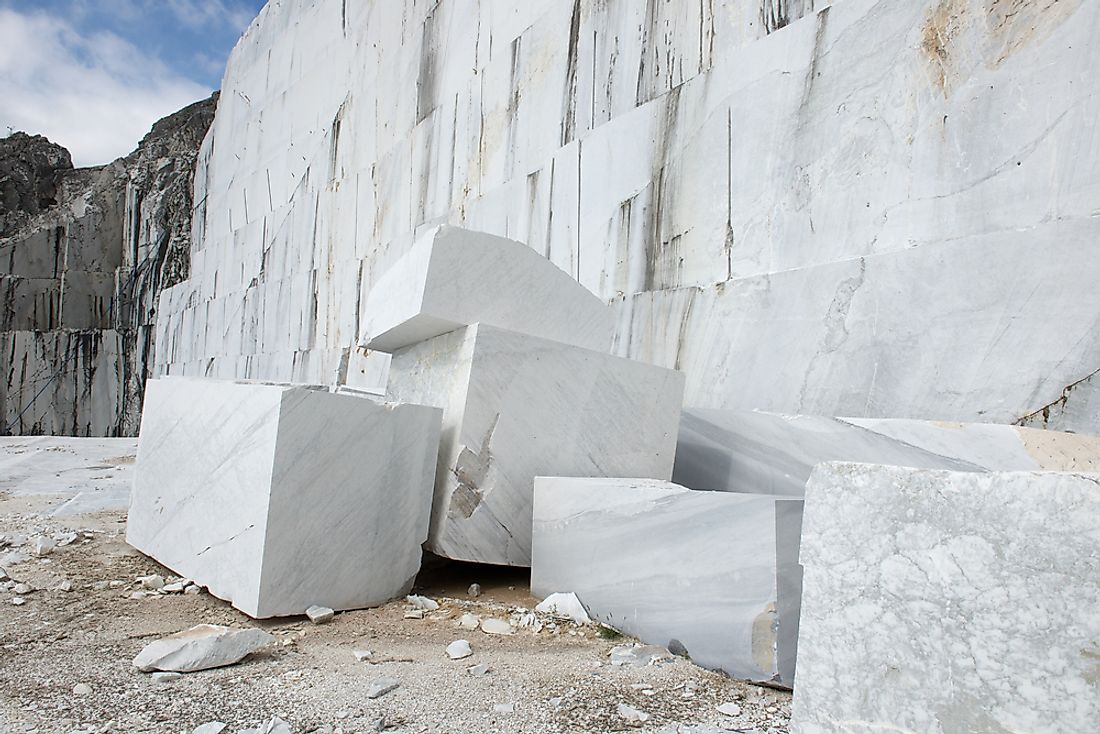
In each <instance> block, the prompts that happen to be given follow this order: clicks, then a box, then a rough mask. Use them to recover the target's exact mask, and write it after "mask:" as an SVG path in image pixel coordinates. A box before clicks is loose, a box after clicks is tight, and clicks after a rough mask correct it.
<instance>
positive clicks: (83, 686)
mask: <svg viewBox="0 0 1100 734" xmlns="http://www.w3.org/2000/svg"><path fill="white" fill-rule="evenodd" d="M91 692H92V687H91V686H90V685H88V684H87V683H77V684H76V685H75V686H73V694H74V695H77V696H87V695H88V694H90V693H91Z"/></svg>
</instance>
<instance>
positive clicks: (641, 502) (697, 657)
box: [531, 477, 802, 685]
mask: <svg viewBox="0 0 1100 734" xmlns="http://www.w3.org/2000/svg"><path fill="white" fill-rule="evenodd" d="M801 519H802V501H801V500H798V499H793V498H787V497H776V496H773V495H762V494H748V493H731V492H704V491H697V490H691V489H687V488H685V487H681V486H679V485H677V484H673V483H671V482H664V481H656V480H644V479H577V478H563V477H538V478H536V479H535V503H534V515H533V531H532V532H533V536H532V551H531V591H532V593H533V594H535V595H536V596H538V597H540V598H541V597H546V596H549V595H550V594H554V593H557V592H566V591H571V592H574V593H576V595H577V596H578V597H579V598H580V600H581V602H582V603H583V604H584V605H585V607H586V608H587V609H588V612H589V614H590V615H591V616H592V617H593V618H594V619H596V620H598V621H600V622H604V623H606V624H609V625H611V626H613V627H615V628H617V629H620V630H622V631H624V632H627V633H628V634H631V635H635V636H637V637H638V638H639V639H641V640H643V641H645V642H647V643H651V644H655V645H661V646H664V647H668V648H670V649H680V648H683V649H686V650H687V654H688V655H689V656H690V657H691V659H692V661H693V662H695V663H698V664H699V665H702V666H704V667H707V668H713V669H718V670H724V671H725V672H726V673H728V674H729V675H731V676H733V677H736V678H748V679H753V680H759V681H772V682H776V683H781V684H785V685H790V684H791V682H792V680H793V678H794V663H795V644H796V642H797V638H798V605H799V596H800V588H801V569H800V567H799V565H798V542H797V539H798V534H799V531H800V526H801ZM792 539H793V542H791V541H792Z"/></svg>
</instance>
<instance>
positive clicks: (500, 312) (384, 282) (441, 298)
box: [361, 227, 611, 352]
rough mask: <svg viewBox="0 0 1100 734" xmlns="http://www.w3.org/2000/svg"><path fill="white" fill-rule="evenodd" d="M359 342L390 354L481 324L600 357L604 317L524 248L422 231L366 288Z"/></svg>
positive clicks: (450, 230) (460, 233)
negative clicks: (372, 285)
mask: <svg viewBox="0 0 1100 734" xmlns="http://www.w3.org/2000/svg"><path fill="white" fill-rule="evenodd" d="M364 313H365V324H364V328H363V335H362V337H361V341H362V342H363V343H364V344H365V345H366V346H367V347H369V348H370V349H377V350H380V351H383V352H393V351H394V350H396V349H400V348H401V347H407V346H410V345H412V344H416V343H417V342H421V341H424V340H425V339H430V338H431V337H433V336H439V335H440V334H444V333H446V332H448V331H454V330H455V329H457V328H460V327H463V326H469V325H470V324H475V323H482V324H486V325H489V326H496V327H499V328H502V329H508V330H510V331H516V332H519V333H521V334H530V335H532V336H538V337H542V338H544V339H551V340H553V341H557V342H562V343H564V344H571V345H573V346H578V347H584V348H586V349H595V350H597V351H601V352H606V351H608V350H609V349H610V347H611V310H610V309H609V308H608V307H607V304H605V303H604V302H603V301H601V300H600V299H598V298H597V297H596V296H594V295H593V294H592V293H590V292H589V291H588V290H586V289H585V288H584V287H583V286H581V285H580V284H579V283H577V281H575V280H573V279H572V278H571V277H569V275H568V274H566V273H565V272H564V271H563V270H561V269H560V268H558V267H557V266H556V265H554V264H553V263H551V262H550V261H549V260H547V259H546V258H544V257H542V256H540V255H539V254H538V253H536V252H535V251H534V250H532V249H531V248H529V247H527V246H526V245H524V244H522V243H520V242H515V241H513V240H508V239H505V238H503V237H495V236H493V235H488V234H485V233H483V232H471V231H468V230H463V229H458V228H456V227H441V228H439V229H434V230H431V231H429V232H428V233H427V234H425V235H423V236H421V238H420V239H419V240H418V241H417V242H416V244H415V245H413V247H412V249H411V250H410V251H409V253H408V254H407V255H405V257H403V258H402V259H401V260H400V261H398V262H397V263H396V264H395V265H394V266H393V267H392V268H391V269H390V270H389V271H388V272H387V273H386V274H385V275H384V276H382V278H380V279H379V281H378V282H377V283H376V284H375V285H374V287H373V288H371V291H370V295H369V296H368V297H367V302H366V305H365V306H364Z"/></svg>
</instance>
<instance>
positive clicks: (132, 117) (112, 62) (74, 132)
mask: <svg viewBox="0 0 1100 734" xmlns="http://www.w3.org/2000/svg"><path fill="white" fill-rule="evenodd" d="M210 92H211V90H210V89H207V88H206V87H204V86H202V85H200V84H197V83H195V82H193V81H191V80H189V79H186V78H185V77H182V76H180V75H179V74H177V73H175V72H173V71H172V70H170V69H169V68H167V67H166V66H165V65H164V64H162V63H161V62H160V61H159V60H157V59H156V58H155V57H152V56H150V55H149V54H146V53H144V52H143V51H141V50H140V49H138V48H137V47H136V46H134V45H133V44H131V43H129V42H128V41H126V40H124V39H122V38H120V37H119V36H117V35H115V34H112V33H94V34H82V33H81V32H79V31H78V30H77V29H76V28H75V27H74V26H73V25H72V24H71V23H69V22H68V21H67V20H66V19H64V18H60V17H57V16H54V15H49V14H47V13H43V12H20V11H16V10H11V9H5V8H0V134H6V132H7V128H9V127H10V128H12V129H14V130H25V131H26V132H28V133H32V134H42V135H45V136H46V137H48V138H49V139H50V140H52V141H53V142H55V143H58V144H60V145H63V146H65V147H66V148H68V149H69V151H70V152H71V153H72V155H73V162H74V163H75V164H76V165H77V166H88V165H98V164H101V163H107V162H109V161H112V160H114V159H115V158H118V157H119V156H123V155H126V154H127V153H129V152H130V151H132V150H133V149H134V148H135V147H136V146H137V143H138V141H139V140H140V139H141V138H142V136H144V135H145V133H147V132H148V131H149V128H150V127H152V124H153V123H154V122H156V121H157V120H159V119H160V118H162V117H164V116H165V115H168V114H171V113H172V112H175V111H176V110H178V109H180V108H181V107H183V106H185V105H187V104H189V103H191V102H194V101H196V100H199V99H202V98H203V97H206V96H207V95H209V94H210Z"/></svg>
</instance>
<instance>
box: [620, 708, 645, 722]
mask: <svg viewBox="0 0 1100 734" xmlns="http://www.w3.org/2000/svg"><path fill="white" fill-rule="evenodd" d="M618 711H619V716H621V717H623V718H624V719H626V720H627V723H630V724H641V723H643V722H646V721H649V714H647V713H646V712H644V711H639V710H638V709H636V708H634V707H633V706H630V705H629V704H625V703H620V704H619V706H618Z"/></svg>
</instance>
